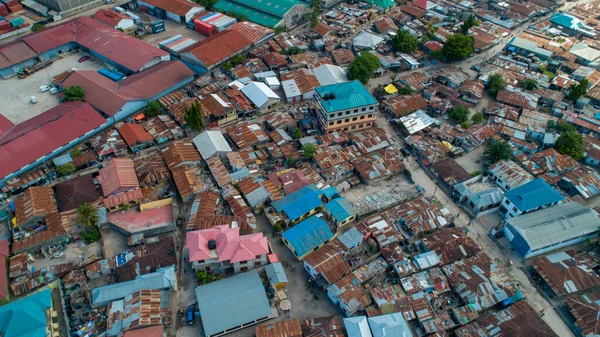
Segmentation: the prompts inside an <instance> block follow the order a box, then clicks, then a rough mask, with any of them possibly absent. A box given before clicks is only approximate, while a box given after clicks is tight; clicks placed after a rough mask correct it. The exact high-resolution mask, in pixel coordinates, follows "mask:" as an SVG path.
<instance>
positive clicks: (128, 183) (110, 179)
mask: <svg viewBox="0 0 600 337" xmlns="http://www.w3.org/2000/svg"><path fill="white" fill-rule="evenodd" d="M98 182H99V183H100V185H101V186H102V192H104V196H105V197H108V196H111V195H115V194H117V193H120V192H124V191H128V190H131V189H133V188H136V187H139V186H140V183H139V182H138V179H137V176H136V175H135V169H134V168H133V160H131V158H113V159H111V160H110V161H109V162H108V164H106V166H105V167H103V168H102V169H101V170H100V172H99V176H98Z"/></svg>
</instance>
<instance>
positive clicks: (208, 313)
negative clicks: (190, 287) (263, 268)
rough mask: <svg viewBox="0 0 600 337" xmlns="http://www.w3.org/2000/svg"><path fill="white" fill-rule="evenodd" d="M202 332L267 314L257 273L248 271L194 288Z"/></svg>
mask: <svg viewBox="0 0 600 337" xmlns="http://www.w3.org/2000/svg"><path fill="white" fill-rule="evenodd" d="M196 298H197V299H198V306H199V308H200V318H201V319H202V326H203V328H204V334H205V335H206V336H211V335H213V334H216V333H219V332H222V331H225V330H228V329H231V328H234V327H237V326H240V325H242V324H246V323H250V322H254V321H256V320H259V319H261V318H264V317H268V316H270V315H271V306H270V305H269V300H268V299H267V294H266V292H265V287H264V285H263V284H262V282H261V280H260V277H259V276H258V272H256V271H250V272H247V273H242V274H238V275H235V276H232V277H228V278H226V279H222V280H220V281H215V282H212V283H209V284H206V285H202V286H199V287H197V288H196Z"/></svg>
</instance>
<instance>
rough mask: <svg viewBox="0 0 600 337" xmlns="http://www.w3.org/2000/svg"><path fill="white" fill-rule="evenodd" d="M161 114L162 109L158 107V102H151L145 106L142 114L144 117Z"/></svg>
mask: <svg viewBox="0 0 600 337" xmlns="http://www.w3.org/2000/svg"><path fill="white" fill-rule="evenodd" d="M161 112H162V107H161V106H160V103H159V102H158V101H152V102H150V103H148V105H146V108H145V109H144V113H145V114H146V116H156V115H160V113H161Z"/></svg>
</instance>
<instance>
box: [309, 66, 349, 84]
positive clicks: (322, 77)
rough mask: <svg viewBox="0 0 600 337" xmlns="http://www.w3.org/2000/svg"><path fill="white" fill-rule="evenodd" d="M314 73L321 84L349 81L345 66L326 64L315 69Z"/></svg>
mask: <svg viewBox="0 0 600 337" xmlns="http://www.w3.org/2000/svg"><path fill="white" fill-rule="evenodd" d="M313 74H314V75H315V77H316V78H317V81H319V84H320V85H321V86H326V85H330V84H338V83H343V82H348V76H346V72H345V71H344V68H342V67H340V66H335V65H332V64H324V65H322V66H319V67H316V68H315V69H313Z"/></svg>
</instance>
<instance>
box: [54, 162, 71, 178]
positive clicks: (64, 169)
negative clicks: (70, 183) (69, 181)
mask: <svg viewBox="0 0 600 337" xmlns="http://www.w3.org/2000/svg"><path fill="white" fill-rule="evenodd" d="M56 172H57V173H58V174H60V175H61V176H63V177H64V176H68V175H69V174H71V173H73V172H75V166H73V164H71V163H67V164H62V165H60V166H59V167H57V168H56Z"/></svg>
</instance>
